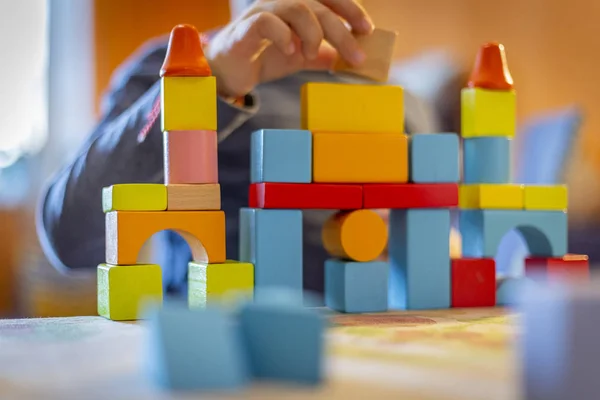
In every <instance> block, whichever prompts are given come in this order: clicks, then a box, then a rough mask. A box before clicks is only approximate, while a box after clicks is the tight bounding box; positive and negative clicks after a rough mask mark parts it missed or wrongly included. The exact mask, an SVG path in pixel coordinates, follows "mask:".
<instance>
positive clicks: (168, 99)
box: [161, 76, 217, 132]
mask: <svg viewBox="0 0 600 400" xmlns="http://www.w3.org/2000/svg"><path fill="white" fill-rule="evenodd" d="M161 129H162V131H163V132H165V131H186V130H211V131H214V130H217V81H216V78H215V77H214V76H201V77H196V76H183V77H182V76H165V77H163V78H161Z"/></svg>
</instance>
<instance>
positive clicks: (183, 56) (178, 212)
mask: <svg viewBox="0 0 600 400" xmlns="http://www.w3.org/2000/svg"><path fill="white" fill-rule="evenodd" d="M160 77H161V107H162V108H161V117H162V120H161V126H162V131H163V135H164V171H165V184H118V185H113V186H111V187H108V188H105V189H104V191H103V209H104V212H105V213H106V264H101V265H100V266H99V267H98V313H99V314H100V315H102V316H104V317H106V318H110V319H113V320H135V319H138V318H139V312H140V308H141V307H142V306H143V303H144V302H148V301H156V302H161V301H162V293H163V285H162V274H161V269H160V266H158V265H144V264H137V258H138V253H139V252H140V249H141V248H142V246H143V245H144V243H145V242H146V241H147V240H148V239H149V238H150V237H151V236H152V235H153V234H154V233H156V232H159V231H162V230H174V231H176V232H178V233H179V234H180V235H181V236H182V237H183V238H184V239H185V240H186V241H187V243H188V244H189V246H190V249H191V251H192V257H193V260H194V261H193V262H191V263H190V264H189V273H188V280H189V302H190V305H191V306H199V307H201V306H205V305H206V304H207V303H210V302H212V301H223V300H224V299H223V296H224V295H228V296H235V297H239V296H244V297H248V296H249V297H251V296H252V295H253V285H254V268H253V266H252V264H249V263H240V262H236V261H231V260H226V259H225V214H224V212H223V211H221V199H220V186H219V181H218V166H217V133H216V129H217V105H216V99H217V91H216V80H215V77H214V76H211V70H210V67H209V65H208V63H207V61H206V58H205V56H204V53H203V50H202V45H201V42H200V36H199V33H198V31H197V30H196V29H195V28H194V27H192V26H189V25H179V26H177V27H175V28H174V29H173V31H172V33H171V37H170V40H169V47H168V51H167V55H166V58H165V61H164V64H163V66H162V68H161V71H160Z"/></svg>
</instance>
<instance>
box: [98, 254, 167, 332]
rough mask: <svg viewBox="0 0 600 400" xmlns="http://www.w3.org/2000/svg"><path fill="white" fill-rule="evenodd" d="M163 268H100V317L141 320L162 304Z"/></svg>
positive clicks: (110, 266) (154, 266)
mask: <svg viewBox="0 0 600 400" xmlns="http://www.w3.org/2000/svg"><path fill="white" fill-rule="evenodd" d="M162 301H163V287H162V273H161V270H160V266H158V265H156V264H138V265H110V264H100V265H99V266H98V315H100V316H102V317H104V318H108V319H111V320H113V321H130V320H137V319H141V312H143V311H144V308H145V307H147V306H149V305H150V304H162Z"/></svg>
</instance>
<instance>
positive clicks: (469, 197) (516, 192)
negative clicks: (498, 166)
mask: <svg viewBox="0 0 600 400" xmlns="http://www.w3.org/2000/svg"><path fill="white" fill-rule="evenodd" d="M458 205H459V207H460V208H477V209H483V208H492V209H509V210H513V209H522V208H523V185H505V184H489V183H483V184H476V185H461V186H460V191H459V197H458Z"/></svg>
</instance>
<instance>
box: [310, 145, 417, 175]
mask: <svg viewBox="0 0 600 400" xmlns="http://www.w3.org/2000/svg"><path fill="white" fill-rule="evenodd" d="M313 182H320V183H404V182H408V138H407V137H406V135H399V134H395V133H393V134H384V133H382V134H372V133H313Z"/></svg>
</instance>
